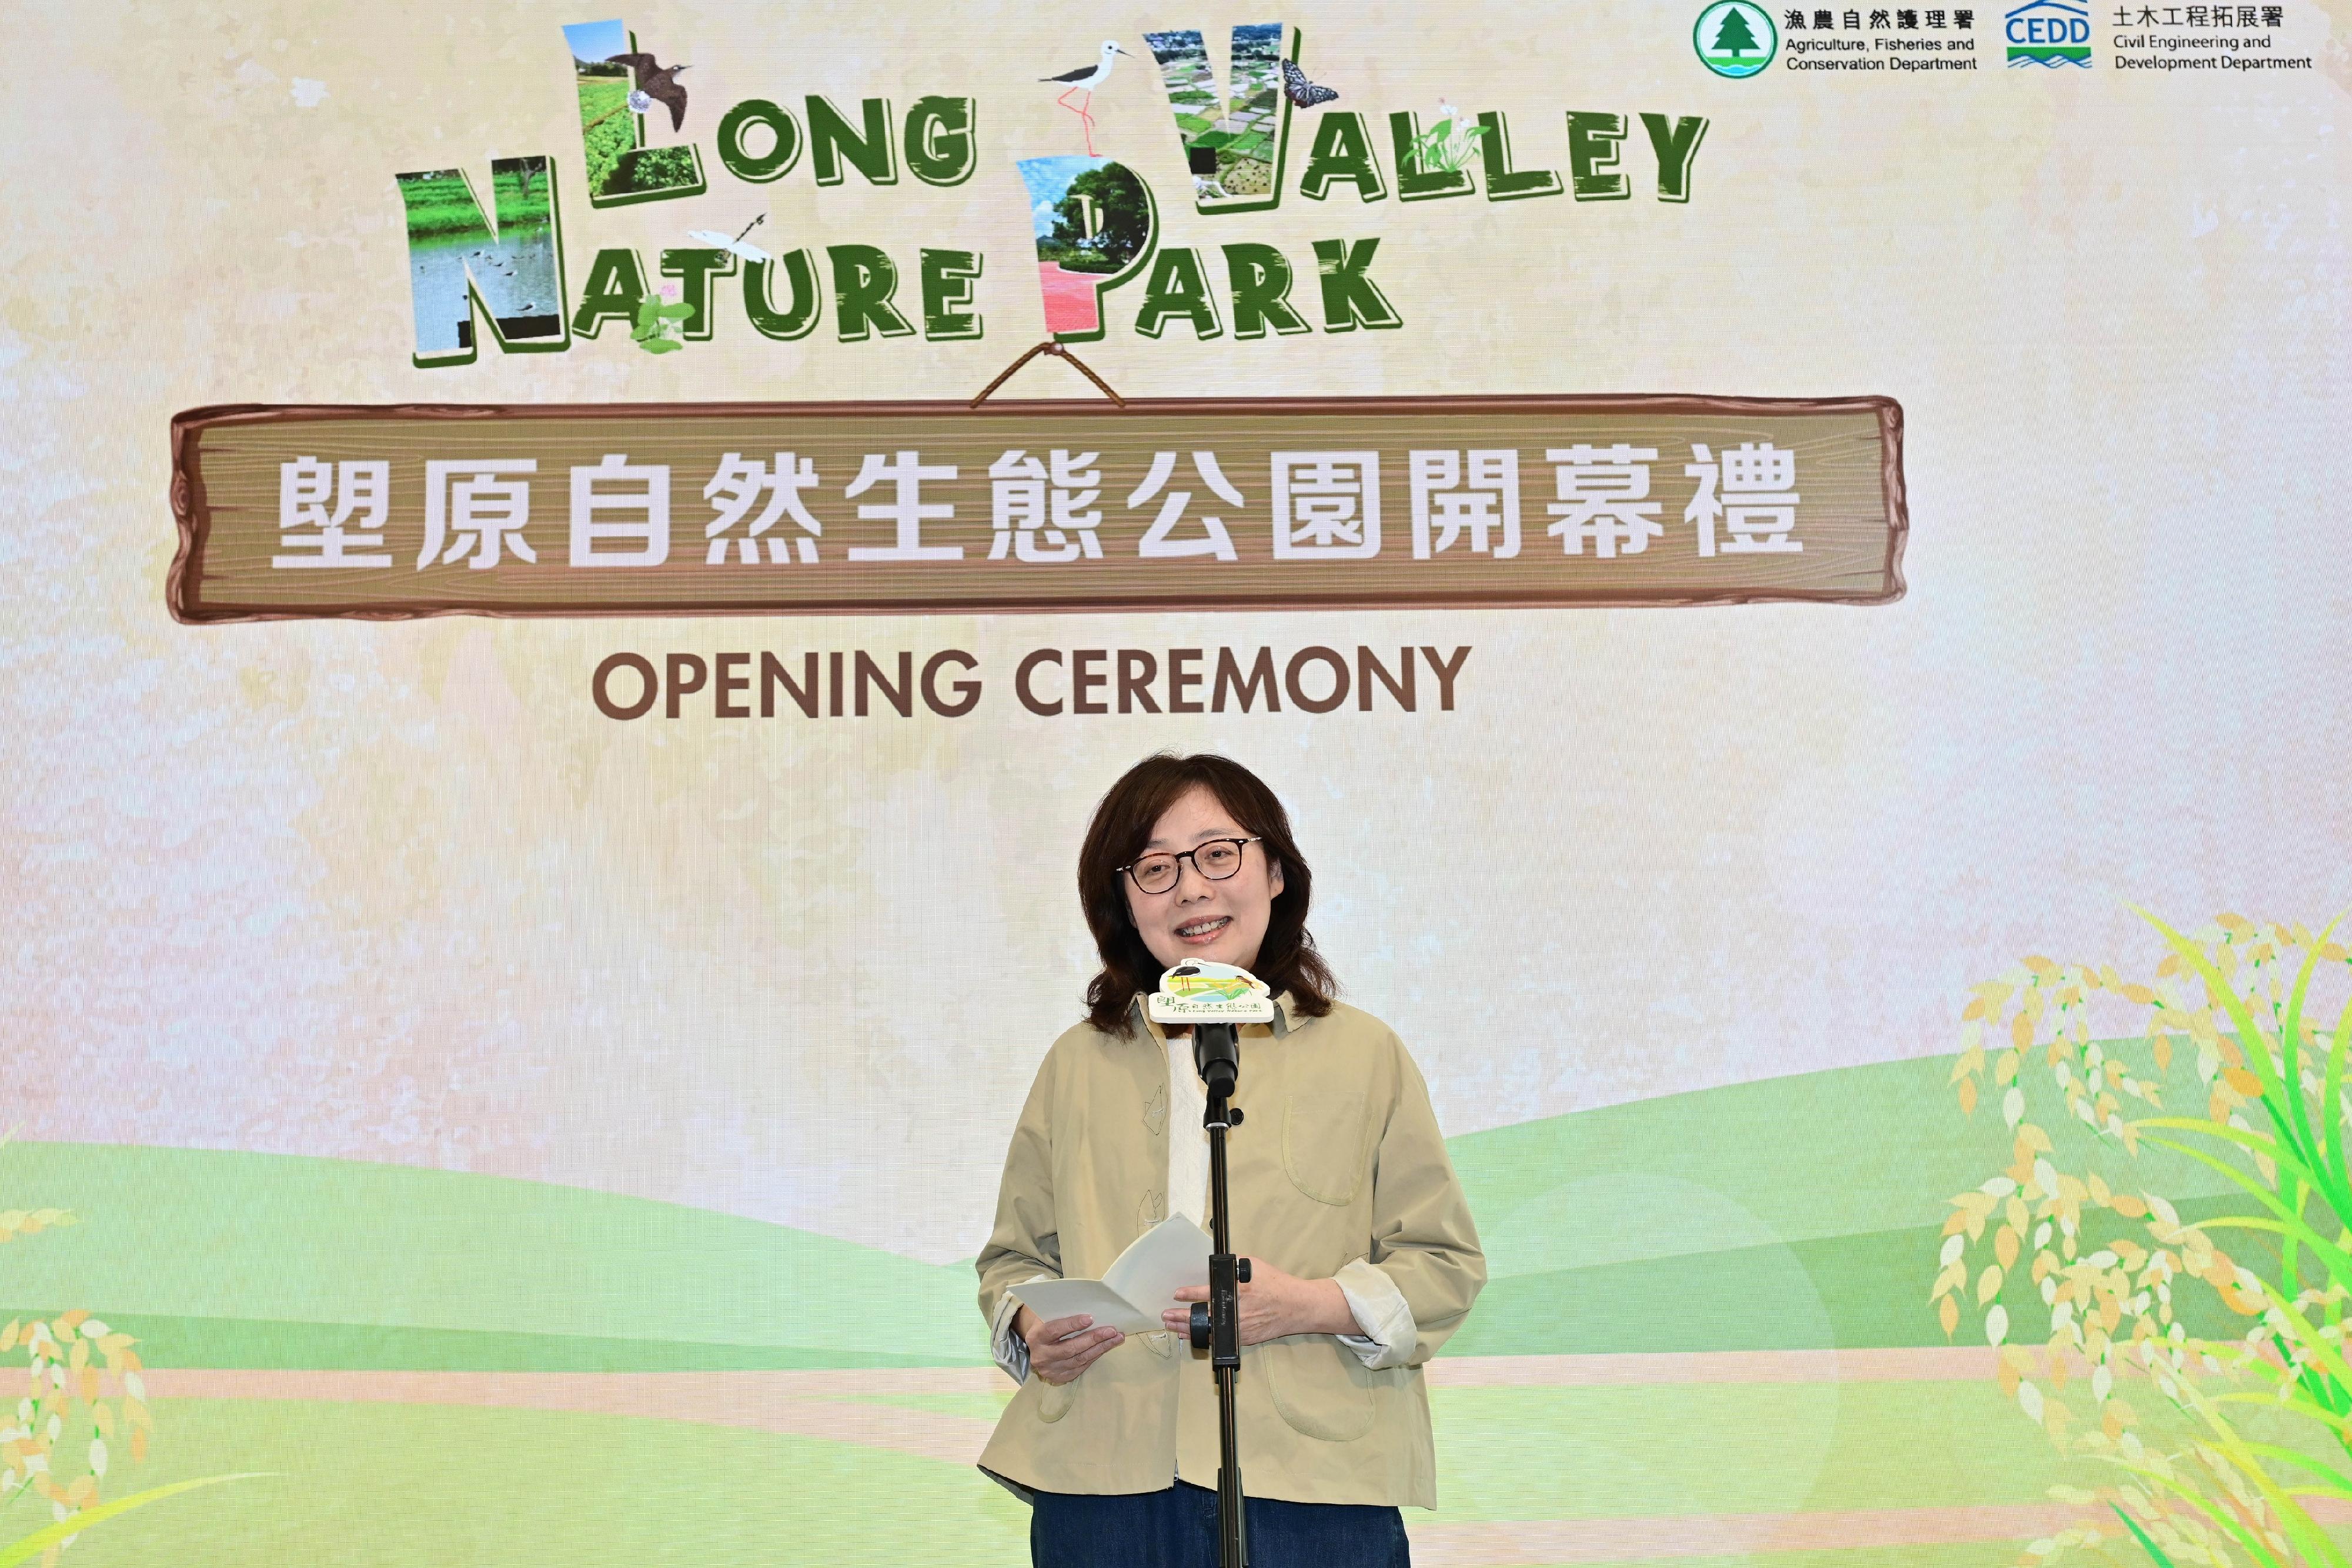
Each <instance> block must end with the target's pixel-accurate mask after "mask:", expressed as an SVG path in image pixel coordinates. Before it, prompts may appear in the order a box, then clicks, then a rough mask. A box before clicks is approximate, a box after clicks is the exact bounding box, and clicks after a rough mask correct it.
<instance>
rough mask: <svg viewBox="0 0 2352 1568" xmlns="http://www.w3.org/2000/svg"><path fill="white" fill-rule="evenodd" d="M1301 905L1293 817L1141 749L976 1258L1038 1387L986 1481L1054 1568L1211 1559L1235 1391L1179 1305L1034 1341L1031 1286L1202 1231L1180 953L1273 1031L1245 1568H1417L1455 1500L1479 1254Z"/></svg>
mask: <svg viewBox="0 0 2352 1568" xmlns="http://www.w3.org/2000/svg"><path fill="white" fill-rule="evenodd" d="M1311 885H1312V882H1311V876H1310V873H1309V872H1308V871H1307V862H1306V861H1305V860H1304V859H1303V858H1301V856H1300V855H1299V852H1298V846H1297V844H1295V843H1293V842H1292V841H1291V837H1290V821H1289V817H1288V815H1287V814H1286V812H1285V811H1284V810H1283V809H1282V803H1281V802H1280V801H1279V800H1276V799H1275V796H1274V793H1273V791H1271V790H1269V789H1267V788H1266V787H1265V784H1263V783H1262V782H1260V781H1259V780H1258V779H1257V778H1256V776H1255V775H1254V774H1252V773H1251V772H1250V771H1249V770H1248V769H1246V768H1243V767H1241V766H1240V765H1239V764H1237V763H1234V762H1232V761H1229V760H1227V759H1226V758H1222V757H1214V756H1196V757H1182V758H1179V757H1171V756H1166V755H1162V756H1158V757H1153V758H1149V759H1147V760H1145V761H1143V762H1141V763H1139V764H1138V765H1137V766H1136V767H1135V768H1131V769H1129V771H1128V773H1127V774H1126V775H1125V776H1124V777H1122V778H1121V779H1119V780H1118V783H1116V784H1114V785H1112V786H1111V789H1110V792H1109V793H1108V794H1107V795H1105V796H1104V797H1103V799H1102V801H1101V803H1100V804H1099V805H1097V807H1096V808H1095V814H1094V821H1092V822H1091V823H1090V824H1089V825H1088V827H1087V837H1086V843H1085V846H1084V847H1083V848H1082V849H1081V850H1080V852H1079V855H1078V894H1079V897H1080V899H1081V901H1082V902H1083V904H1084V905H1085V908H1086V915H1087V925H1089V926H1090V927H1091V928H1092V929H1093V932H1094V937H1095V945H1096V946H1097V949H1099V951H1100V953H1101V956H1102V972H1101V973H1099V974H1097V976H1096V977H1094V979H1093V981H1092V983H1091V984H1089V985H1088V986H1087V1009H1088V1010H1087V1019H1086V1021H1085V1022H1084V1023H1081V1024H1078V1025H1076V1026H1075V1027H1073V1028H1071V1029H1070V1030H1066V1032H1065V1033H1064V1034H1063V1035H1062V1037H1061V1038H1060V1039H1058V1040H1055V1042H1054V1044H1053V1047H1052V1049H1051V1050H1049V1051H1047V1052H1046V1054H1045V1064H1044V1065H1043V1066H1042V1067H1040V1068H1039V1069H1038V1071H1037V1081H1036V1082H1035V1084H1034V1086H1033V1087H1032V1088H1031V1090H1030V1092H1029V1098H1028V1102H1027V1103H1026V1104H1024V1106H1023V1107H1022V1111H1021V1120H1020V1123H1019V1124H1018V1125H1017V1126H1015V1127H1014V1129H1013V1145H1012V1148H1011V1150H1010V1152H1009V1153H1007V1155H1005V1161H1004V1180H1003V1186H1002V1187H1001V1189H1000V1190H999V1193H998V1196H997V1202H996V1227H995V1229H994V1231H993V1232H992V1234H991V1235H990V1237H989V1239H988V1245H987V1246H986V1247H985V1248H984V1249H982V1251H981V1254H980V1257H979V1259H978V1262H977V1267H978V1269H979V1270H980V1306H981V1311H982V1313H983V1314H985V1315H986V1316H987V1318H988V1320H989V1322H990V1324H991V1326H992V1332H993V1337H994V1350H995V1355H996V1360H997V1364H999V1365H1001V1366H1003V1368H1004V1370H1005V1371H1006V1372H1007V1373H1009V1374H1011V1375H1013V1378H1014V1379H1016V1380H1017V1381H1018V1382H1019V1383H1020V1385H1021V1388H1020V1391H1019V1392H1018V1393H1017V1394H1015V1395H1014V1396H1013V1402H1012V1403H1011V1404H1010V1405H1009V1406H1006V1408H1005V1411H1004V1414H1003V1417H1002V1418H1001V1419H1000V1420H999V1421H998V1422H997V1426H996V1431H995V1434H994V1435H993V1436H992V1437H991V1438H990V1439H989V1443H988V1447H987V1448H986V1450H985V1451H984V1452H983V1453H982V1456H981V1467H982V1469H985V1470H987V1471H988V1472H989V1473H990V1474H992V1475H993V1476H995V1477H996V1478H998V1479H1001V1480H1003V1481H1004V1482H1005V1483H1006V1484H1008V1485H1010V1486H1012V1487H1013V1489H1014V1490H1016V1491H1019V1492H1021V1493H1022V1494H1024V1496H1028V1497H1030V1498H1031V1499H1032V1501H1033V1506H1034V1512H1033V1514H1032V1516H1031V1521H1030V1535H1029V1541H1030V1552H1031V1557H1032V1560H1033V1562H1034V1563H1035V1564H1036V1565H1037V1568H1094V1565H1097V1564H1100V1565H1102V1568H1214V1564H1215V1563H1216V1562H1217V1521H1216V1507H1217V1494H1216V1491H1215V1486H1216V1478H1217V1461H1218V1436H1217V1397H1216V1387H1215V1384H1214V1381H1213V1378H1212V1377H1211V1375H1210V1372H1209V1366H1208V1357H1207V1353H1206V1352H1197V1351H1194V1350H1193V1349H1192V1344H1191V1341H1190V1339H1189V1338H1188V1337H1186V1336H1185V1335H1184V1333H1182V1332H1181V1331H1182V1329H1183V1327H1184V1323H1183V1318H1182V1313H1181V1312H1169V1313H1167V1314H1166V1319H1165V1322H1166V1331H1165V1332H1160V1333H1145V1334H1138V1335H1133V1336H1129V1335H1123V1334H1121V1333H1119V1331H1118V1330H1117V1329H1115V1328H1109V1327H1097V1326H1095V1324H1094V1322H1093V1320H1092V1319H1090V1318H1087V1317H1083V1316H1080V1317H1065V1318H1056V1319H1053V1320H1050V1321H1043V1322H1041V1321H1040V1320H1039V1319H1038V1317H1037V1314H1036V1313H1035V1312H1034V1311H1033V1310H1032V1309H1030V1308H1028V1307H1025V1306H1024V1305H1022V1304H1021V1302H1020V1301H1018V1300H1016V1299H1015V1298H1014V1297H1013V1294H1012V1291H1013V1287H1014V1286H1017V1285H1021V1284H1024V1283H1027V1282H1029V1281H1034V1280H1040V1279H1058V1278H1065V1277H1068V1278H1076V1279H1091V1278H1099V1277H1100V1276H1101V1274H1102V1272H1103V1270H1105V1269H1106V1268H1108V1266H1109V1264H1110V1263H1111V1261H1112V1260H1114V1259H1116V1258H1117V1257H1118V1255H1119V1253H1120V1252H1121V1251H1122V1250H1124V1249H1125V1248H1126V1247H1127V1245H1128V1243H1129V1242H1131V1241H1133V1240H1134V1239H1136V1238H1137V1237H1138V1236H1139V1235H1140V1234H1142V1233H1143V1232H1144V1231H1145V1230H1148V1229H1150V1228H1151V1227H1152V1226H1153V1225H1155V1224H1157V1223H1158V1222H1159V1221H1160V1220H1161V1219H1162V1218H1166V1217H1167V1216H1168V1215H1169V1214H1170V1213H1171V1212H1176V1213H1183V1214H1187V1215H1189V1216H1191V1217H1192V1218H1193V1219H1194V1220H1195V1221H1196V1222H1199V1223H1202V1225H1203V1226H1204V1227H1205V1225H1206V1223H1207V1219H1208V1215H1207V1201H1208V1198H1207V1194H1208V1164H1209V1158H1208V1143H1207V1135H1206V1134H1205V1133H1204V1132H1203V1131H1202V1125H1201V1122H1202V1112H1203V1110H1204V1107H1205V1103H1206V1092H1205V1089H1204V1087H1203V1085H1202V1082H1201V1079H1200V1076H1199V1074H1198V1072H1197V1071H1195V1070H1194V1068H1193V1065H1192V1042H1191V1041H1190V1040H1189V1039H1185V1038H1181V1037H1180V1038H1177V1039H1175V1040H1171V1039H1170V1038H1169V1034H1168V1031H1166V1030H1162V1029H1161V1028H1160V1026H1159V1025H1157V1024H1154V1023H1153V1022H1151V1021H1150V1019H1147V1018H1146V1017H1145V1016H1144V1008H1143V998H1144V996H1145V995H1146V994H1148V993H1150V991H1152V990H1154V989H1156V988H1158V983H1159V978H1160V974H1161V972H1162V971H1163V970H1165V969H1167V968H1169V967H1172V966H1174V965H1176V964H1179V963H1182V962H1184V961H1186V960H1188V959H1202V958H1206V959H1213V960H1216V961H1219V962H1222V963H1228V964H1236V965H1239V966H1241V967H1244V968H1246V969H1249V970H1250V971H1252V972H1253V973H1255V975H1256V976H1257V977H1259V978H1260V979H1262V980H1264V981H1265V983H1266V984H1267V986H1268V987H1270V988H1272V989H1273V991H1274V993H1275V1004H1276V1016H1275V1019H1274V1022H1273V1023H1272V1024H1271V1025H1265V1024H1252V1025H1247V1026H1244V1028H1243V1030H1242V1031H1241V1063H1242V1072H1241V1086H1240V1089H1239V1090H1238V1092H1236V1093H1235V1095H1234V1103H1235V1104H1237V1105H1239V1106H1240V1107H1241V1108H1242V1109H1243V1110H1244V1111H1245V1112H1246V1113H1247V1121H1246V1124H1244V1125H1243V1126H1241V1127H1237V1128H1236V1129H1234V1132H1233V1134H1231V1137H1230V1139H1229V1141H1228V1165H1229V1167H1230V1180H1231V1191H1232V1195H1233V1215H1232V1223H1233V1238H1234V1240H1233V1245H1234V1251H1235V1252H1236V1253H1238V1254H1241V1255H1242V1256H1244V1257H1246V1258H1248V1259H1249V1260H1250V1264H1251V1274H1250V1280H1249V1282H1248V1283H1246V1284H1244V1286H1242V1288H1241V1297H1240V1301H1241V1319H1240V1328H1241V1343H1242V1345H1243V1347H1244V1348H1243V1351H1242V1364H1241V1375H1240V1378H1239V1384H1238V1388H1237V1392H1236V1396H1235V1397H1236V1408H1237V1417H1238V1425H1239V1427H1240V1435H1241V1471H1242V1479H1243V1483H1244V1487H1245V1488H1246V1490H1247V1492H1248V1498H1249V1500H1248V1506H1247V1514H1248V1526H1247V1528H1248V1542H1249V1558H1250V1563H1251V1568H1308V1565H1310V1564H1312V1565H1320V1564H1327V1563H1349V1564H1363V1565H1366V1568H1392V1565H1393V1568H1402V1565H1404V1564H1406V1563H1409V1561H1410V1558H1409V1556H1408V1552H1407V1548H1406V1543H1405V1535H1404V1524H1403V1520H1402V1516H1401V1515H1400V1514H1399V1513H1398V1511H1397V1509H1398V1505H1400V1504H1402V1503H1412V1504H1414V1505H1415V1506H1417V1507H1421V1508H1433V1507H1435V1506H1436V1501H1437V1486H1436V1462H1435V1458H1434V1453H1433V1447H1432V1444H1431V1439H1430V1426H1429V1396H1428V1393H1427V1390H1426V1388H1425V1387H1424V1385H1423V1380H1422V1373H1421V1365H1422V1363H1423V1362H1425V1361H1427V1360H1428V1359H1429V1358H1430V1357H1431V1356H1432V1355H1433V1354H1436V1352H1437V1349H1438V1347H1439V1346H1440V1345H1442V1344H1444V1343H1445V1341H1446V1339H1447V1337H1448V1336H1450V1335H1451V1334H1452V1333H1454V1330H1455V1329H1457V1328H1459V1327H1460V1326H1461V1325H1462V1322H1463V1319H1464V1318H1465V1316H1466V1315H1467V1314H1468V1312H1469V1311H1470V1303H1471V1301H1472V1300H1473V1299H1474V1298H1475V1296H1476V1295H1477V1293H1478V1290H1479V1287H1480V1286H1482V1285H1484V1284H1485V1283H1486V1258H1485V1255H1484V1254H1483V1253H1481V1252H1480V1251H1479V1249H1478V1237H1477V1232H1476V1230H1475V1228H1474V1227H1473V1226H1472V1224H1471V1222H1470V1211H1469V1207H1468V1206H1467V1205H1466V1204H1465V1201H1464V1199H1463V1196H1462V1187H1461V1184H1460V1183H1459V1182H1458V1181H1457V1180H1456V1179H1455V1177H1454V1167H1453V1165H1452V1163H1451V1162H1450V1161H1449V1160H1448V1159H1447V1158H1446V1155H1445V1145H1444V1140H1443V1138H1442V1136H1441V1135H1440V1134H1439V1132H1438V1128H1437V1118H1436V1116H1435V1114H1434V1113H1433V1112H1432V1111H1431V1109H1430V1104H1429V1092H1428V1089H1427V1088H1426V1086H1425V1085H1424V1084H1423V1082H1422V1078H1421V1073H1420V1072H1419V1071H1418V1070H1417V1069H1415V1067H1414V1066H1413V1063H1412V1058H1411V1057H1410V1056H1408V1055H1407V1054H1406V1053H1405V1049H1404V1045H1403V1043H1402V1041H1400V1040H1398V1039H1397V1037H1396V1035H1395V1033H1394V1031H1392V1030H1390V1029H1389V1027H1388V1026H1387V1025H1386V1024H1383V1023H1381V1021H1380V1020H1379V1019H1375V1018H1373V1017H1371V1016H1370V1014H1368V1013H1363V1012H1359V1011H1358V1010H1357V1009H1354V1008H1351V1007H1348V1006H1346V1005H1345V1004H1343V1003H1339V1002H1335V1001H1333V1000H1332V999H1331V993H1332V991H1333V990H1334V989H1335V988H1336V986H1335V982H1334V980H1333V978H1332V976H1331V972H1330V970H1329V969H1328V967H1326V966H1325V965H1324V962H1323V960H1322V958H1321V956H1319V955H1318V953H1317V952H1316V950H1315V946H1314V940H1313V938H1312V937H1310V936H1308V935H1307V901H1308V894H1309V890H1310V888H1311ZM1207 1294H1208V1291H1207V1290H1206V1289H1205V1288H1200V1289H1195V1290H1192V1291H1186V1292H1182V1295H1184V1296H1185V1297H1186V1298H1188V1299H1192V1300H1199V1299H1202V1298H1205V1297H1206V1296H1207Z"/></svg>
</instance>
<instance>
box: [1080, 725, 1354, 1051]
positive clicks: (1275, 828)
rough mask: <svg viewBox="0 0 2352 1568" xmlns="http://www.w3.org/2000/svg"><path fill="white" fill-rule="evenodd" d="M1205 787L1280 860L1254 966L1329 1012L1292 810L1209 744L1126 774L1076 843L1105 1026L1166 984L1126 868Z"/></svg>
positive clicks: (1090, 999)
mask: <svg viewBox="0 0 2352 1568" xmlns="http://www.w3.org/2000/svg"><path fill="white" fill-rule="evenodd" d="M1195 787H1198V788H1201V789H1206V790H1208V791H1209V793H1210V794H1212V795H1213V796H1215V797H1216V798H1217V801H1218V803H1219V804H1220V805H1222V806H1223V807H1224V809H1225V810H1227V811H1230V812H1231V813H1233V818H1234V821H1235V822H1236V823H1238V824H1239V825H1240V826H1241V828H1242V830H1243V831H1244V832H1248V833H1253V834H1255V835H1256V836H1257V837H1258V838H1259V839H1260V840H1261V843H1260V844H1259V846H1258V847H1259V848H1261V849H1263V850H1265V852H1266V862H1267V864H1268V865H1269V866H1274V865H1279V866H1280V867H1281V868H1282V891H1281V892H1280V893H1279V894H1276V895H1275V899H1274V907H1273V912H1272V914H1271V915H1269V916H1268V918H1267V920H1266V925H1265V941H1264V942H1263V943H1262V944H1260V946H1259V947H1258V953H1257V962H1256V963H1255V965H1254V966H1252V971H1251V972H1252V973H1254V974H1255V975H1256V976H1257V977H1258V978H1259V979H1261V980H1264V981H1265V983H1266V984H1267V985H1269V986H1271V987H1273V988H1274V989H1275V991H1276V993H1277V994H1279V993H1281V992H1283V991H1288V992H1289V993H1290V999H1291V1003H1292V1005H1293V1007H1294V1008H1295V1009H1297V1011H1298V1012H1300V1013H1302V1014H1304V1015H1305V1016H1306V1017H1307V1018H1321V1017H1322V1016H1323V1015H1324V1014H1326V1013H1328V1012H1329V1011H1330V1010H1331V997H1332V993H1334V992H1335V991H1337V990H1338V989H1339V981H1338V980H1337V979H1335V978H1334V977H1332V974H1331V969H1330V966H1328V965H1327V964H1326V963H1324V962H1323V955H1322V954H1320V953H1318V952H1317V951H1316V950H1315V938H1314V937H1312V936H1308V935H1307V903H1308V901H1309V898H1310V895H1311V894H1312V893H1313V891H1314V886H1315V874H1314V873H1312V872H1311V871H1309V870H1308V869H1307V861H1306V859H1305V857H1303V856H1302V855H1300V854H1299V852H1298V845H1297V843H1296V842H1294V841H1292V839H1291V837H1290V813H1288V812H1287V811H1285V810H1283V809H1282V802H1281V801H1280V800H1276V798H1275V793H1274V791H1273V790H1271V789H1267V788H1266V787H1265V782H1264V781H1263V780H1261V779H1259V778H1258V776H1257V775H1256V774H1255V773H1252V772H1251V771H1250V770H1249V769H1248V768H1244V767H1243V766H1242V765H1241V764H1240V763H1238V762H1235V761H1234V760H1233V759H1232V758H1225V757H1219V756H1216V755H1214V754H1213V753H1210V752H1201V753H1198V754H1195V755H1193V756H1191V757H1178V756H1175V755H1174V754H1172V753H1170V752H1165V751H1162V752H1160V753H1157V754H1156V755H1153V756H1150V757H1147V758H1144V759H1143V760H1142V761H1140V762H1139V763H1137V764H1136V765H1135V766H1134V767H1132V768H1129V769H1128V770H1127V771H1126V773H1124V774H1122V775H1121V776H1120V778H1119V780H1118V783H1116V784H1113V785H1112V786H1111V787H1110V789H1109V792H1108V793H1107V794H1105V795H1104V796H1103V798H1102V800H1101V801H1100V802H1098V803H1097V805H1096V807H1095V815H1094V821H1091V822H1089V823H1087V838H1086V843H1085V845H1084V847H1082V848H1081V849H1080V850H1079V851H1078V900H1079V902H1080V904H1083V905H1084V906H1085V908H1086V912H1087V926H1088V927H1089V928H1090V929H1092V930H1093V932H1094V934H1095V946H1096V947H1097V949H1098V950H1099V951H1100V952H1101V954H1102V963H1103V967H1102V973H1100V974H1098V975H1097V976H1096V977H1094V978H1093V980H1091V981H1089V982H1088V983H1087V1022H1088V1023H1090V1024H1092V1025H1094V1027H1095V1028H1097V1029H1098V1030H1102V1031H1104V1032H1105V1033H1107V1034H1125V1033H1127V1032H1128V1031H1129V1030H1130V1029H1131V1028H1132V1027H1133V1019H1132V1014H1133V1008H1134V1002H1135V993H1136V992H1138V991H1150V990H1152V989H1154V988H1157V987H1158V986H1159V983H1160V967H1161V966H1160V960H1159V959H1157V958H1155V957H1153V956H1151V949H1150V948H1149V947H1147V946H1144V945H1143V936H1142V934H1141V933H1140V932H1139V931H1137V930H1136V928H1135V922H1134V920H1133V919H1132V918H1131V917H1130V916H1129V914H1128V908H1127V886H1126V882H1127V876H1126V873H1124V872H1122V871H1120V870H1119V868H1120V867H1121V866H1124V865H1128V864H1129V863H1131V862H1133V861H1134V860H1135V858H1136V856H1138V855H1139V854H1141V853H1142V852H1143V846H1144V845H1145V844H1146V843H1148V842H1149V841H1150V838H1151V829H1152V826H1153V824H1155V823H1157V822H1158V821H1160V817H1161V816H1162V815H1163V814H1165V813H1166V811H1167V810H1168V808H1169V807H1171V806H1172V805H1174V804H1175V803H1176V801H1177V799H1178V798H1179V797H1180V796H1181V795H1183V794H1184V793H1185V792H1186V791H1187V790H1189V789H1193V788H1195Z"/></svg>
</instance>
